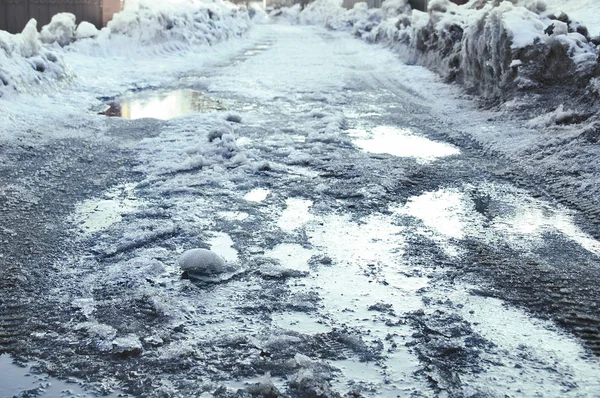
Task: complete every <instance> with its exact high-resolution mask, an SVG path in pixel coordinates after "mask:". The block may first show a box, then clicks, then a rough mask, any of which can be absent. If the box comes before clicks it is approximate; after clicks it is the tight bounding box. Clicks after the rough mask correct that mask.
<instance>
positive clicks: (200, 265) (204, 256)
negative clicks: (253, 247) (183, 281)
mask: <svg viewBox="0 0 600 398" xmlns="http://www.w3.org/2000/svg"><path fill="white" fill-rule="evenodd" d="M178 263H179V267H181V269H182V270H184V271H187V272H188V273H193V274H198V275H216V274H221V273H225V272H230V271H231V270H232V267H231V265H228V264H227V263H226V262H225V260H224V259H223V257H221V256H219V255H218V254H216V253H215V252H212V251H210V250H207V249H192V250H187V251H186V252H184V253H183V254H182V255H181V257H179V261H178Z"/></svg>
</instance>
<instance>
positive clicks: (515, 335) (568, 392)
mask: <svg viewBox="0 0 600 398" xmlns="http://www.w3.org/2000/svg"><path fill="white" fill-rule="evenodd" d="M474 287H475V286H457V289H456V290H455V291H453V292H444V296H443V297H440V299H443V300H446V299H450V300H451V301H452V302H453V303H454V304H456V305H457V307H456V308H459V311H460V316H462V317H464V319H465V320H467V321H468V322H469V323H470V324H471V325H472V327H473V329H474V330H475V331H476V332H477V333H479V334H480V335H481V336H483V337H484V338H485V339H486V340H488V341H490V342H492V343H494V347H495V350H497V351H495V352H492V354H495V355H499V356H500V357H501V361H502V362H503V364H504V366H492V367H490V368H488V369H486V372H485V373H484V374H483V375H485V376H484V377H479V376H478V375H477V374H470V375H465V382H467V383H468V384H469V385H471V386H476V387H479V388H480V389H485V390H489V391H490V393H491V395H493V396H496V395H504V394H509V395H518V396H548V397H551V396H565V397H581V396H593V395H594V394H595V393H596V392H597V391H600V380H598V377H597V375H598V373H599V372H600V363H599V362H598V361H597V360H588V359H584V356H585V351H584V349H583V348H582V347H581V345H580V344H578V343H577V342H576V341H575V340H574V339H573V338H572V337H571V336H568V335H566V334H564V333H563V332H560V331H557V330H556V327H555V326H554V325H553V323H552V322H549V321H543V320H540V319H535V318H532V317H531V316H529V315H528V314H526V313H525V312H524V311H523V310H521V309H518V308H513V307H510V306H507V305H506V303H504V302H503V301H502V300H499V299H495V298H491V297H481V296H474V295H471V294H469V293H468V292H469V291H470V289H471V288H474ZM490 362H491V363H493V358H492V360H491V361H490ZM523 369H527V371H523ZM489 380H494V383H492V384H489ZM516 380H518V383H517V384H516V385H515V381H516ZM566 386H570V387H572V388H566Z"/></svg>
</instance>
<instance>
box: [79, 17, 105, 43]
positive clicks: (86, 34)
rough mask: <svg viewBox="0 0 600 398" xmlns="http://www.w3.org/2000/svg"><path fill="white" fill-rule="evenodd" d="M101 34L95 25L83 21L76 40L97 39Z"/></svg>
mask: <svg viewBox="0 0 600 398" xmlns="http://www.w3.org/2000/svg"><path fill="white" fill-rule="evenodd" d="M99 33H100V31H99V30H98V29H97V28H96V27H95V26H94V25H93V24H91V23H89V22H86V21H83V22H81V23H80V24H79V26H77V30H76V31H75V38H76V39H77V40H82V39H90V38H95V37H98V34H99Z"/></svg>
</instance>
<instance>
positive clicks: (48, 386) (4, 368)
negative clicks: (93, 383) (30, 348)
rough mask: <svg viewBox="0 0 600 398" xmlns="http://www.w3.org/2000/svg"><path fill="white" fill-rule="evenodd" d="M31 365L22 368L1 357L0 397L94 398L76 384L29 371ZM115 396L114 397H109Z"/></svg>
mask: <svg viewBox="0 0 600 398" xmlns="http://www.w3.org/2000/svg"><path fill="white" fill-rule="evenodd" d="M30 366H31V364H26V367H20V366H17V365H15V364H14V363H13V360H12V358H11V357H10V356H8V355H0V397H14V396H19V397H20V396H23V397H25V396H27V397H48V398H56V397H94V396H96V395H95V394H91V393H87V392H86V391H84V390H83V389H81V387H80V386H79V385H77V384H76V383H75V382H73V383H67V382H65V381H62V380H58V379H54V378H51V377H50V376H48V375H45V374H34V373H31V372H30V371H29V368H30ZM109 396H113V397H114V395H109Z"/></svg>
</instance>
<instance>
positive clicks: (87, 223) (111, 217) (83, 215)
mask: <svg viewBox="0 0 600 398" xmlns="http://www.w3.org/2000/svg"><path fill="white" fill-rule="evenodd" d="M139 205H140V201H139V200H138V199H137V198H136V197H135V190H134V185H133V184H125V185H120V186H118V187H115V188H113V189H111V190H110V191H108V192H107V193H106V194H105V195H104V197H103V198H101V199H97V198H96V199H90V200H86V201H84V202H82V203H80V204H79V205H78V206H77V207H76V208H75V216H74V222H75V223H76V224H78V225H79V227H80V228H81V229H82V231H83V232H84V233H88V234H91V233H94V232H98V231H102V230H104V229H106V228H107V227H109V226H110V225H112V224H115V223H118V222H120V221H121V220H122V219H123V215H124V214H128V213H132V212H133V211H134V210H135V209H136V208H137V207H138V206H139Z"/></svg>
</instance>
